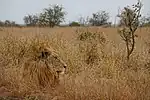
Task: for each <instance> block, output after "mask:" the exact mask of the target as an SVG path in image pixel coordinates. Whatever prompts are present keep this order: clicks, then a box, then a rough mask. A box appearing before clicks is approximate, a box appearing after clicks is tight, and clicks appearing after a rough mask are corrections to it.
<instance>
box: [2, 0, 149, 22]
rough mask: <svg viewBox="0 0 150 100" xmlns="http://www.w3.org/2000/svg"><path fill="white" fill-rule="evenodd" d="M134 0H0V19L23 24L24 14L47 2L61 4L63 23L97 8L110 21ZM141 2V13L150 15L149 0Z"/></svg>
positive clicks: (95, 10)
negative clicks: (63, 11) (119, 10)
mask: <svg viewBox="0 0 150 100" xmlns="http://www.w3.org/2000/svg"><path fill="white" fill-rule="evenodd" d="M136 2H137V0H0V20H2V21H4V20H6V19H8V20H13V21H16V22H17V23H19V24H23V23H24V21H23V17H24V16H25V15H27V14H36V13H40V12H41V11H42V10H43V8H47V7H48V6H49V4H59V5H63V7H64V8H65V9H64V10H65V11H66V12H67V13H68V14H67V15H66V16H65V20H66V22H65V23H68V22H69V21H78V19H79V17H80V16H81V15H82V16H85V17H86V16H92V13H94V12H97V11H99V10H105V11H107V12H108V13H110V17H111V18H110V21H111V22H114V19H115V16H116V14H117V13H118V7H120V8H121V9H122V8H123V7H125V6H127V5H132V4H135V3H136ZM142 3H143V4H144V5H143V9H142V14H143V15H147V14H149V15H150V6H149V4H150V0H142Z"/></svg>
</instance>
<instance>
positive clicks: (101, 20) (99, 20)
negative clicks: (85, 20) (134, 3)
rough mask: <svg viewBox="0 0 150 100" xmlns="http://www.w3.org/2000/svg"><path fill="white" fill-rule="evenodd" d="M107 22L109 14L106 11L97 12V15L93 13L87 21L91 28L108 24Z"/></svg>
mask: <svg viewBox="0 0 150 100" xmlns="http://www.w3.org/2000/svg"><path fill="white" fill-rule="evenodd" d="M108 20H109V13H107V12H106V11H99V12H97V13H93V17H92V18H91V19H90V20H89V23H91V24H92V26H101V25H105V24H107V23H108Z"/></svg>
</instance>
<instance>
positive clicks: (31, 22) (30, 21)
mask: <svg viewBox="0 0 150 100" xmlns="http://www.w3.org/2000/svg"><path fill="white" fill-rule="evenodd" d="M23 20H24V23H25V24H26V25H27V26H36V25H37V24H38V20H39V18H38V16H37V15H27V16H25V17H24V18H23Z"/></svg>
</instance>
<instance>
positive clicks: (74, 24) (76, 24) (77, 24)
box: [69, 22, 80, 26]
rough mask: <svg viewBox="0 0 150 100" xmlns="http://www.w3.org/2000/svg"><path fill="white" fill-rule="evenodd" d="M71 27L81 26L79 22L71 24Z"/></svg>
mask: <svg viewBox="0 0 150 100" xmlns="http://www.w3.org/2000/svg"><path fill="white" fill-rule="evenodd" d="M69 26H80V24H79V23H78V22H72V23H70V24H69Z"/></svg>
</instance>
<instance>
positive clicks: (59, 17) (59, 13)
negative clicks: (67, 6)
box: [39, 5, 66, 27]
mask: <svg viewBox="0 0 150 100" xmlns="http://www.w3.org/2000/svg"><path fill="white" fill-rule="evenodd" d="M65 14H66V13H65V12H64V11H63V7H62V6H59V5H52V6H50V7H49V8H45V9H44V12H43V13H41V14H40V17H39V24H40V25H46V26H49V27H54V26H55V25H59V24H60V23H61V22H63V21H64V16H65Z"/></svg>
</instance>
